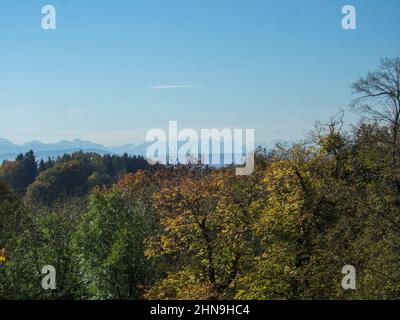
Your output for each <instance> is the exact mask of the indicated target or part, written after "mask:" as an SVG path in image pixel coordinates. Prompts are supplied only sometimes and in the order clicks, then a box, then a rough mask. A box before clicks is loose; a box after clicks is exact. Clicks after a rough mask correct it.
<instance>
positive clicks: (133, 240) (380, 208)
mask: <svg viewBox="0 0 400 320" xmlns="http://www.w3.org/2000/svg"><path fill="white" fill-rule="evenodd" d="M353 93H354V100H353V101H352V102H351V108H352V109H353V110H356V111H357V112H359V113H360V114H361V115H362V117H361V119H360V121H359V123H357V124H353V125H352V126H351V127H344V125H343V123H344V117H345V114H344V112H343V111H340V112H339V113H338V114H337V115H334V116H332V118H331V119H329V120H328V121H326V122H320V123H317V124H316V127H315V129H314V130H313V131H312V132H310V133H309V134H308V135H307V136H306V137H304V139H303V140H302V141H301V142H298V143H295V144H293V145H290V146H283V145H279V144H278V145H276V146H275V147H274V148H272V149H271V150H263V149H261V148H260V149H258V151H257V153H256V156H255V170H254V172H253V173H252V175H250V176H243V177H239V176H236V175H235V172H234V168H233V167H232V166H228V167H224V168H210V167H207V166H203V165H201V164H198V165H193V164H191V165H175V166H167V165H165V166H163V165H153V166H151V165H149V164H148V163H147V162H146V161H145V159H143V158H140V157H131V156H128V155H123V156H111V155H104V156H100V155H98V154H95V153H83V152H78V153H74V154H70V155H64V156H63V157H59V158H57V159H49V160H47V161H43V160H41V161H40V162H37V161H36V159H35V155H34V153H33V152H28V153H26V154H21V155H19V156H18V157H17V158H16V159H15V160H14V161H6V162H4V163H3V164H2V165H1V167H0V299H399V298H400V268H399V266H400V249H399V243H400V242H399V241H400V137H399V131H400V59H399V58H395V59H383V60H382V61H381V64H380V65H379V66H378V68H377V70H376V71H375V72H370V73H368V74H367V75H366V76H365V77H362V78H360V79H359V80H357V81H356V82H355V83H354V85H353ZM44 265H52V266H54V267H55V269H56V270H57V289H56V290H48V291H45V290H43V289H42V288H41V286H40V281H41V279H42V274H41V268H42V267H43V266H44ZM345 265H352V266H354V267H355V269H356V270H357V290H343V288H342V286H341V281H342V278H343V274H342V273H341V271H342V268H343V266H345Z"/></svg>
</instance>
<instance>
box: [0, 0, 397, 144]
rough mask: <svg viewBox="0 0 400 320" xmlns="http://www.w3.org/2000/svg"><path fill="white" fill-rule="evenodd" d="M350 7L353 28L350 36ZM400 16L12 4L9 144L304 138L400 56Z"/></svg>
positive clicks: (389, 9)
mask: <svg viewBox="0 0 400 320" xmlns="http://www.w3.org/2000/svg"><path fill="white" fill-rule="evenodd" d="M46 4H52V5H54V6H55V7H56V10H57V29H56V30H54V31H45V30H43V29H42V28H41V19H42V14H41V9H42V7H43V6H44V5H46ZM345 4H352V5H354V6H355V7H356V9H357V30H351V31H349V30H347V31H346V30H343V29H342V28H341V18H342V15H341V8H342V6H343V5H345ZM399 12H400V1H398V0H385V1H381V0H362V1H361V0H359V1H352V0H347V1H336V0H304V1H299V0H280V1H272V0H271V1H270V0H246V1H245V0H218V1H216V0H201V1H200V0H116V1H110V0H101V1H91V0H87V1H78V0H47V1H36V0H30V1H26V0H2V1H1V2H0V41H1V44H0V137H2V138H8V139H10V140H12V141H14V142H18V143H21V142H26V141H30V140H34V139H38V140H41V141H45V142H50V141H57V140H61V139H73V138H82V139H89V140H91V141H94V142H99V143H104V144H106V145H115V144H124V143H138V142H141V141H144V140H145V134H146V131H147V130H148V129H151V128H167V126H168V121H169V120H177V121H178V124H179V127H180V128H181V129H182V128H186V127H190V128H194V129H200V128H214V127H216V128H225V127H227V128H232V129H233V128H243V129H246V128H254V129H255V132H256V140H258V141H265V142H267V141H270V140H274V139H283V140H296V139H300V138H302V137H303V136H304V133H305V132H306V131H307V130H309V129H311V128H312V127H313V123H314V121H315V120H316V119H318V120H326V119H327V118H328V117H329V116H330V115H332V114H334V113H336V112H337V111H338V109H339V108H340V107H342V108H347V106H348V104H349V102H350V100H351V95H350V91H351V90H350V84H351V82H352V81H353V80H355V79H356V78H357V77H358V76H361V75H363V74H365V73H366V72H367V71H368V70H372V69H374V68H375V67H376V65H377V64H378V62H379V59H380V58H382V57H395V56H399V55H400V41H399V40H398V39H399V31H400V19H399V18H398V13H399ZM346 119H347V120H348V121H355V120H356V119H357V116H356V115H353V114H352V113H351V112H347V114H346Z"/></svg>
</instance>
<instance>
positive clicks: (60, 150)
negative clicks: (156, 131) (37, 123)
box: [0, 138, 274, 163]
mask: <svg viewBox="0 0 400 320" xmlns="http://www.w3.org/2000/svg"><path fill="white" fill-rule="evenodd" d="M151 144H153V142H145V143H142V144H137V145H135V144H126V145H121V146H115V147H106V146H104V145H102V144H98V143H93V142H90V141H84V140H81V139H75V140H72V141H67V140H62V141H60V142H57V143H43V142H40V141H31V142H28V143H24V144H22V145H19V144H15V143H13V142H11V141H9V140H7V139H1V138H0V163H1V162H3V161H4V160H14V159H15V158H16V156H17V155H18V154H20V153H26V152H28V151H29V150H33V151H34V152H35V155H36V158H37V159H47V158H49V157H50V158H55V157H57V156H61V155H63V154H69V153H73V152H77V151H84V152H96V153H98V154H101V155H104V154H111V155H113V154H115V155H121V154H124V153H127V154H128V155H137V156H145V155H146V150H147V147H148V146H150V145H151ZM273 144H274V143H270V144H265V143H256V146H262V147H266V148H269V147H271V146H272V145H273ZM222 148H223V144H222V143H221V150H223V149H222Z"/></svg>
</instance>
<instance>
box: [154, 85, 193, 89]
mask: <svg viewBox="0 0 400 320" xmlns="http://www.w3.org/2000/svg"><path fill="white" fill-rule="evenodd" d="M200 87H201V86H199V85H193V84H167V85H157V86H151V89H159V90H162V89H192V88H200Z"/></svg>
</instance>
